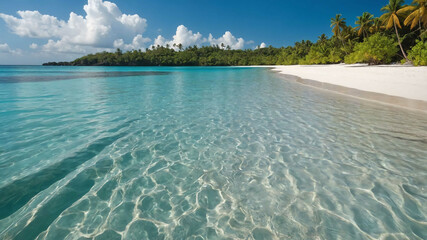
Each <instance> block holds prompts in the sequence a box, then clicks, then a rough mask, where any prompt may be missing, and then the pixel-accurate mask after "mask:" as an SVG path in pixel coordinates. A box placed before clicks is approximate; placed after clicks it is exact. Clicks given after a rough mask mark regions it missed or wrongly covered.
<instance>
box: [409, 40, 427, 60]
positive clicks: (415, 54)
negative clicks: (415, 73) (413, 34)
mask: <svg viewBox="0 0 427 240" xmlns="http://www.w3.org/2000/svg"><path fill="white" fill-rule="evenodd" d="M408 58H409V60H411V61H412V63H413V64H414V65H415V66H420V65H422V66H426V65H427V41H418V42H417V44H416V45H415V46H414V47H413V48H412V49H411V50H410V51H409V52H408Z"/></svg>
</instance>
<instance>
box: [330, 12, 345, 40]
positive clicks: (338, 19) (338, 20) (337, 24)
mask: <svg viewBox="0 0 427 240" xmlns="http://www.w3.org/2000/svg"><path fill="white" fill-rule="evenodd" d="M345 26H346V23H345V18H343V17H342V15H341V14H337V15H335V18H331V28H332V32H333V33H334V36H336V37H340V34H341V29H342V28H344V27H345Z"/></svg>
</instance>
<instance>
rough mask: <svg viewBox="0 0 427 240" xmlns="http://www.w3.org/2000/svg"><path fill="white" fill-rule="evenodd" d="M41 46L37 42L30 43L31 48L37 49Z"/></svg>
mask: <svg viewBox="0 0 427 240" xmlns="http://www.w3.org/2000/svg"><path fill="white" fill-rule="evenodd" d="M38 47H39V45H37V44H36V43H31V44H30V48H31V49H37V48H38Z"/></svg>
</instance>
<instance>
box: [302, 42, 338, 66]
mask: <svg viewBox="0 0 427 240" xmlns="http://www.w3.org/2000/svg"><path fill="white" fill-rule="evenodd" d="M340 45H341V44H340V43H339V42H338V40H337V38H332V39H323V38H321V39H319V41H318V42H317V43H316V44H314V45H313V46H311V48H310V51H309V52H308V54H307V55H306V57H305V59H304V60H302V61H300V63H301V64H329V63H340V62H342V61H343V59H344V55H345V52H344V51H343V48H342V47H341V46H340Z"/></svg>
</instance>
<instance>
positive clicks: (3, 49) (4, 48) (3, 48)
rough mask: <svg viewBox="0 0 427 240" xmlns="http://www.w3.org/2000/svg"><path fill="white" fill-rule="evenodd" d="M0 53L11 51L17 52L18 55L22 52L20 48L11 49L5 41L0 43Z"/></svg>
mask: <svg viewBox="0 0 427 240" xmlns="http://www.w3.org/2000/svg"><path fill="white" fill-rule="evenodd" d="M0 53H12V54H17V55H20V54H22V50H21V49H15V50H14V49H11V48H10V47H9V44H7V43H0Z"/></svg>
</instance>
